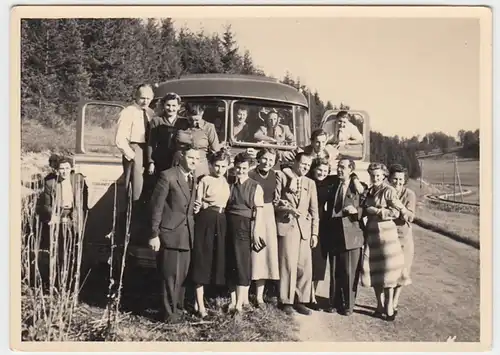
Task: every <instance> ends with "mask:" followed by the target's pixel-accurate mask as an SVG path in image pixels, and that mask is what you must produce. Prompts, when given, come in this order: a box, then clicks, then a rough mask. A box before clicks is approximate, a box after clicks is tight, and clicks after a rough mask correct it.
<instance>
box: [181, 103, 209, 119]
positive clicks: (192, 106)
mask: <svg viewBox="0 0 500 355" xmlns="http://www.w3.org/2000/svg"><path fill="white" fill-rule="evenodd" d="M185 107H186V113H187V114H188V115H190V116H200V115H203V112H205V107H204V106H203V105H202V104H199V103H196V102H186V106H185Z"/></svg>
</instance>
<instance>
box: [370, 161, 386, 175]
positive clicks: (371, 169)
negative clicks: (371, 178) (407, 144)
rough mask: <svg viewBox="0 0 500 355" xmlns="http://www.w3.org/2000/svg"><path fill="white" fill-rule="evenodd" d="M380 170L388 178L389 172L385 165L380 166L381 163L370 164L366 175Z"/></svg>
mask: <svg viewBox="0 0 500 355" xmlns="http://www.w3.org/2000/svg"><path fill="white" fill-rule="evenodd" d="M379 169H380V170H382V172H383V173H384V175H385V177H387V176H389V170H387V167H386V166H385V164H382V163H370V165H369V166H368V169H367V171H368V173H369V174H371V173H372V172H374V171H375V170H379Z"/></svg>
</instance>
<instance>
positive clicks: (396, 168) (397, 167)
mask: <svg viewBox="0 0 500 355" xmlns="http://www.w3.org/2000/svg"><path fill="white" fill-rule="evenodd" d="M396 173H404V176H405V184H406V183H407V182H408V178H409V176H408V169H406V168H405V167H404V166H402V165H401V164H392V165H391V166H390V167H389V179H391V178H392V177H393V176H394V174H396Z"/></svg>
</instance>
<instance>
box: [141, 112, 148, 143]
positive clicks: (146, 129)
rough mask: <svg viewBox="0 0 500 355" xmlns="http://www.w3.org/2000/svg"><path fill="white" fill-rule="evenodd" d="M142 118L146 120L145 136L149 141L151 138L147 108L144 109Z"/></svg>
mask: <svg viewBox="0 0 500 355" xmlns="http://www.w3.org/2000/svg"><path fill="white" fill-rule="evenodd" d="M142 119H143V121H144V137H145V140H146V143H147V142H148V140H149V119H148V114H147V113H146V110H142Z"/></svg>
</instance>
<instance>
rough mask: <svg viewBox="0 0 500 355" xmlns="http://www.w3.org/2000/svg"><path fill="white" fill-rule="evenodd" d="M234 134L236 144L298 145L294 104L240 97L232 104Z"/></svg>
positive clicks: (232, 135) (233, 138)
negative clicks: (242, 98) (241, 98)
mask: <svg viewBox="0 0 500 355" xmlns="http://www.w3.org/2000/svg"><path fill="white" fill-rule="evenodd" d="M231 111H232V115H231V122H230V124H229V130H230V137H231V139H232V141H233V142H234V143H237V144H241V145H247V146H255V145H274V146H277V147H296V146H297V140H296V134H295V116H294V111H293V106H292V105H286V104H274V103H268V102H262V101H258V100H239V101H235V102H234V103H233V105H232V110H231Z"/></svg>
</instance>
